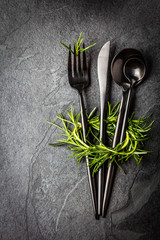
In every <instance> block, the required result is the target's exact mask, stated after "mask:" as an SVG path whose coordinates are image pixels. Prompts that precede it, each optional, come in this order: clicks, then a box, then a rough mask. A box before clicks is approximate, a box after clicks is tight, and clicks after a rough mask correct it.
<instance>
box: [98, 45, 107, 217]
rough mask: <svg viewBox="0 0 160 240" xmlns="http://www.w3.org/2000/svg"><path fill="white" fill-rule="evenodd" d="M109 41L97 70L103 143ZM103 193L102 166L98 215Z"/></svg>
mask: <svg viewBox="0 0 160 240" xmlns="http://www.w3.org/2000/svg"><path fill="white" fill-rule="evenodd" d="M109 52H110V41H108V42H106V43H105V44H104V46H103V47H102V48H101V50H100V52H99V55H98V62H97V70H98V80H99V89H100V137H99V138H100V141H101V142H102V143H103V144H105V132H106V129H105V122H104V117H105V114H106V95H107V94H106V92H107V85H108V81H107V80H108V78H107V76H108V63H109ZM103 193H104V166H102V167H101V168H100V169H99V171H98V215H101V214H102V200H103Z"/></svg>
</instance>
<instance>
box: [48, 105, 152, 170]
mask: <svg viewBox="0 0 160 240" xmlns="http://www.w3.org/2000/svg"><path fill="white" fill-rule="evenodd" d="M118 109H119V104H116V105H115V106H114V107H113V108H112V107H111V104H110V103H108V116H107V119H105V121H106V123H107V129H106V131H107V137H108V139H109V141H112V139H113V136H114V132H115V127H116V122H117V117H118ZM94 112H95V109H94V110H93V111H92V112H91V113H90V114H89V116H88V127H89V130H88V134H91V135H92V136H93V143H91V142H89V141H87V143H85V142H84V141H83V136H82V125H81V123H80V122H79V118H80V113H79V114H75V115H74V114H73V107H72V106H71V111H70V112H69V111H66V113H67V115H68V118H69V119H67V118H65V117H64V116H63V115H62V114H59V115H58V116H57V118H58V119H60V120H61V122H62V124H63V126H62V127H61V126H59V125H57V124H55V123H52V122H48V121H47V122H48V123H50V124H52V125H54V126H56V127H58V128H59V129H61V130H62V131H63V133H62V134H59V135H61V136H62V137H61V138H60V139H57V140H56V141H57V142H58V143H54V144H52V143H50V145H51V146H57V145H63V144H68V145H69V149H70V150H72V154H71V155H70V156H69V157H70V158H72V157H73V158H75V159H77V161H78V162H79V163H80V162H81V160H82V158H83V157H85V156H89V166H90V167H93V174H94V173H95V172H97V171H98V169H99V168H100V167H101V165H102V164H103V163H104V162H106V161H108V164H109V163H110V162H111V163H112V162H115V163H116V164H117V165H118V167H119V168H120V169H121V167H120V165H119V163H123V162H126V161H128V160H129V159H130V158H131V157H132V156H133V157H134V159H135V161H136V163H137V164H138V165H139V164H140V162H141V160H142V158H143V155H145V154H147V153H149V151H146V150H143V149H142V147H143V145H144V142H145V141H146V140H148V139H149V137H148V135H147V132H148V131H150V130H151V127H152V125H153V122H154V121H152V122H151V123H150V124H149V125H147V123H146V122H147V120H148V118H149V117H150V116H149V117H147V118H139V119H137V120H135V119H133V115H134V114H132V116H131V117H130V119H129V120H128V128H127V130H126V137H125V140H124V141H123V142H122V143H118V144H117V146H116V147H115V148H112V147H108V146H105V145H104V144H102V143H101V144H99V142H100V141H99V138H98V135H99V128H100V120H99V119H100V117H99V115H97V116H93V114H94ZM121 170H122V169H121Z"/></svg>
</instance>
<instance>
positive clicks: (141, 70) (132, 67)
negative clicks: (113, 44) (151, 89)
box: [120, 58, 146, 142]
mask: <svg viewBox="0 0 160 240" xmlns="http://www.w3.org/2000/svg"><path fill="white" fill-rule="evenodd" d="M123 73H124V76H125V77H126V78H127V79H128V80H129V81H130V84H131V85H130V88H129V92H128V97H127V102H126V110H125V114H124V119H123V125H122V131H121V138H120V141H121V142H122V141H123V139H124V134H125V129H126V124H127V118H128V115H129V109H130V105H131V96H132V90H133V87H134V86H137V85H138V84H139V83H140V82H141V81H142V80H143V79H144V77H145V75H146V66H145V63H144V61H142V60H141V59H139V58H131V59H128V60H127V61H126V63H125V64H124V67H123Z"/></svg>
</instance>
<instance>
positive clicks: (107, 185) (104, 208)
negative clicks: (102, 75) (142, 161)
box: [102, 92, 126, 217]
mask: <svg viewBox="0 0 160 240" xmlns="http://www.w3.org/2000/svg"><path fill="white" fill-rule="evenodd" d="M125 98H126V92H123V95H122V99H121V104H120V109H119V114H118V119H117V125H116V130H115V134H114V139H113V144H112V147H113V148H114V147H115V146H116V145H117V143H118V142H119V141H120V135H121V127H122V123H123V116H124V111H125ZM115 170H116V165H115V163H112V164H111V163H110V164H109V167H108V172H107V176H106V183H105V190H104V198H103V205H102V216H103V217H105V215H106V211H107V207H108V204H109V200H110V195H111V189H112V185H113V180H114V176H115Z"/></svg>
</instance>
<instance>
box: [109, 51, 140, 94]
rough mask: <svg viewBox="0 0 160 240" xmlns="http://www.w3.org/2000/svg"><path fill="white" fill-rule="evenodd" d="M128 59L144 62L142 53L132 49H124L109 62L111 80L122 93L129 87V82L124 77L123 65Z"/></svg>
mask: <svg viewBox="0 0 160 240" xmlns="http://www.w3.org/2000/svg"><path fill="white" fill-rule="evenodd" d="M130 58H138V59H140V60H142V61H144V58H143V56H142V53H141V52H140V51H138V50H136V49H133V48H125V49H123V50H122V51H121V52H119V53H118V54H117V55H116V56H115V57H114V58H113V60H112V62H111V75H112V79H113V80H114V81H115V82H116V83H117V84H118V85H119V86H121V87H122V90H123V91H126V90H128V89H129V87H130V80H129V79H128V78H126V76H125V75H124V71H123V68H124V64H125V63H126V62H127V61H128V60H129V59H130Z"/></svg>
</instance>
